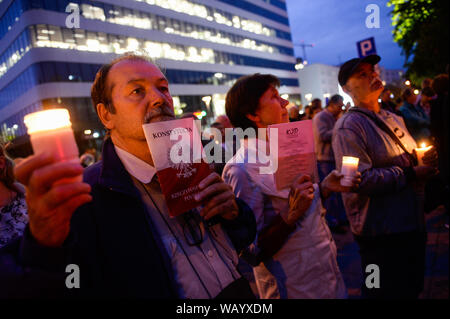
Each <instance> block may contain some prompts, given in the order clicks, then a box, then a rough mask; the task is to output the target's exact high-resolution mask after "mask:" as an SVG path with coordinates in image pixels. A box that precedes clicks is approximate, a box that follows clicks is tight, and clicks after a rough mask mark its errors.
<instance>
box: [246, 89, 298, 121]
mask: <svg viewBox="0 0 450 319" xmlns="http://www.w3.org/2000/svg"><path fill="white" fill-rule="evenodd" d="M288 104H289V101H288V100H285V99H283V98H281V97H280V94H279V93H278V90H277V89H276V88H275V87H273V86H270V87H269V88H268V89H267V91H266V92H264V94H263V95H262V96H261V98H260V99H259V105H258V109H257V110H256V112H255V114H256V117H257V119H256V121H254V122H255V124H256V125H257V126H258V127H267V126H269V125H272V124H279V123H288V122H289V115H288V111H287V110H286V106H287V105H288Z"/></svg>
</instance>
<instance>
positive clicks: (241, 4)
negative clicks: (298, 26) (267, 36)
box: [218, 0, 289, 25]
mask: <svg viewBox="0 0 450 319" xmlns="http://www.w3.org/2000/svg"><path fill="white" fill-rule="evenodd" d="M218 1H220V2H224V3H227V4H230V5H232V6H235V7H238V8H240V9H244V10H247V11H250V12H254V13H256V14H258V15H260V16H262V17H265V18H267V19H270V20H273V21H276V22H278V23H282V24H285V25H289V19H288V18H286V17H283V16H280V15H279V14H276V13H273V12H271V11H269V10H267V9H264V8H261V7H259V6H257V5H256V4H253V3H250V2H247V1H245V0H239V1H236V0H218Z"/></svg>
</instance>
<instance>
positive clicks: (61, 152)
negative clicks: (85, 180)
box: [24, 109, 81, 180]
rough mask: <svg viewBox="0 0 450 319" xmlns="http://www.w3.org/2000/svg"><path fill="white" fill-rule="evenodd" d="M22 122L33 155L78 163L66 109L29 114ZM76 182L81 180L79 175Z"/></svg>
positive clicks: (75, 145) (76, 148) (76, 149)
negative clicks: (28, 136) (49, 156)
mask: <svg viewBox="0 0 450 319" xmlns="http://www.w3.org/2000/svg"><path fill="white" fill-rule="evenodd" d="M24 122H25V125H26V126H27V131H28V134H29V135H30V141H31V146H32V147H33V151H34V153H35V154H38V153H45V154H52V155H53V156H54V157H55V159H56V160H57V161H59V162H63V161H73V162H78V163H79V159H78V147H77V143H76V142H75V136H74V134H73V131H72V123H71V122H70V115H69V112H68V111H67V110H66V109H50V110H45V111H40V112H35V113H30V114H27V115H25V117H24ZM69 180H73V179H69ZM76 180H81V175H80V176H78V177H76Z"/></svg>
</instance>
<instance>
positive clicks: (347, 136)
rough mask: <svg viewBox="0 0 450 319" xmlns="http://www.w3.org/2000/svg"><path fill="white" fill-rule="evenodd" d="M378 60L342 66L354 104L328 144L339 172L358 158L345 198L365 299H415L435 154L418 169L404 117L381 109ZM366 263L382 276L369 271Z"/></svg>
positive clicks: (343, 82) (344, 85) (345, 85)
mask: <svg viewBox="0 0 450 319" xmlns="http://www.w3.org/2000/svg"><path fill="white" fill-rule="evenodd" d="M380 59H381V58H380V57H379V56H378V55H371V56H367V57H365V58H362V59H352V60H349V61H347V62H345V63H344V64H343V65H342V66H341V68H340V70H339V75H338V80H339V83H340V85H341V86H342V88H343V90H344V91H345V92H346V93H347V94H349V95H350V96H351V98H352V99H353V102H354V105H355V107H354V108H351V109H350V110H349V112H347V113H346V114H344V115H343V116H342V117H341V118H340V119H339V120H338V121H337V123H336V126H335V129H334V132H333V140H332V146H333V151H334V154H335V160H336V166H337V168H338V170H340V169H341V166H342V157H343V156H352V157H357V158H359V166H358V171H360V172H361V174H362V182H361V184H360V186H359V188H358V190H357V191H356V192H354V193H346V194H342V197H343V200H344V205H345V209H346V211H347V215H348V218H349V221H350V225H351V229H352V232H353V234H354V236H355V239H356V241H357V242H358V245H359V248H360V254H361V264H362V268H363V269H362V270H363V274H364V276H369V275H370V274H372V276H370V277H367V278H366V280H365V282H364V283H363V287H362V294H363V297H365V298H417V297H418V296H419V293H420V292H421V291H422V289H423V277H424V262H425V244H426V233H425V224H424V215H423V185H424V181H425V180H426V179H427V178H429V177H431V176H433V175H434V174H436V168H435V166H436V163H437V154H436V152H435V150H434V149H432V150H431V151H429V152H427V153H426V155H425V157H424V159H423V161H424V163H425V164H426V166H417V165H416V164H415V163H416V159H415V157H414V155H413V152H414V151H413V150H414V148H416V147H417V145H416V143H415V141H414V139H413V138H412V137H411V135H410V134H409V132H408V130H407V129H406V127H405V124H404V122H403V120H402V118H401V117H399V116H397V115H395V114H393V113H390V112H388V111H386V110H383V109H381V108H380V105H379V103H378V97H379V96H380V93H381V91H382V90H383V85H382V83H381V80H380V78H379V76H378V74H377V73H376V72H375V65H376V64H377V63H378V62H379V61H380ZM371 264H375V265H376V266H378V270H379V273H378V272H377V270H375V272H376V273H375V272H373V270H369V269H374V268H372V267H373V266H372V267H369V268H367V266H368V265H371ZM366 271H369V273H366ZM378 283H379V284H378Z"/></svg>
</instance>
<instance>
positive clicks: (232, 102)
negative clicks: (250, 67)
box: [225, 73, 280, 130]
mask: <svg viewBox="0 0 450 319" xmlns="http://www.w3.org/2000/svg"><path fill="white" fill-rule="evenodd" d="M271 86H274V87H279V86H280V80H279V79H278V78H277V77H276V76H274V75H271V74H260V73H256V74H252V75H247V76H243V77H241V78H239V79H238V80H237V81H236V83H234V85H233V86H232V87H231V89H230V90H229V91H228V93H227V97H226V99H225V110H226V113H227V116H228V118H229V119H230V122H231V124H232V125H233V126H234V127H240V128H242V129H243V130H245V129H247V128H249V127H252V128H254V129H255V130H256V129H257V127H256V125H255V123H253V121H251V120H250V119H248V118H247V116H246V115H248V114H251V115H255V112H256V110H257V109H258V106H259V100H260V99H261V96H263V94H264V93H265V92H266V91H267V90H268V89H269V88H270V87H271Z"/></svg>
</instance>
